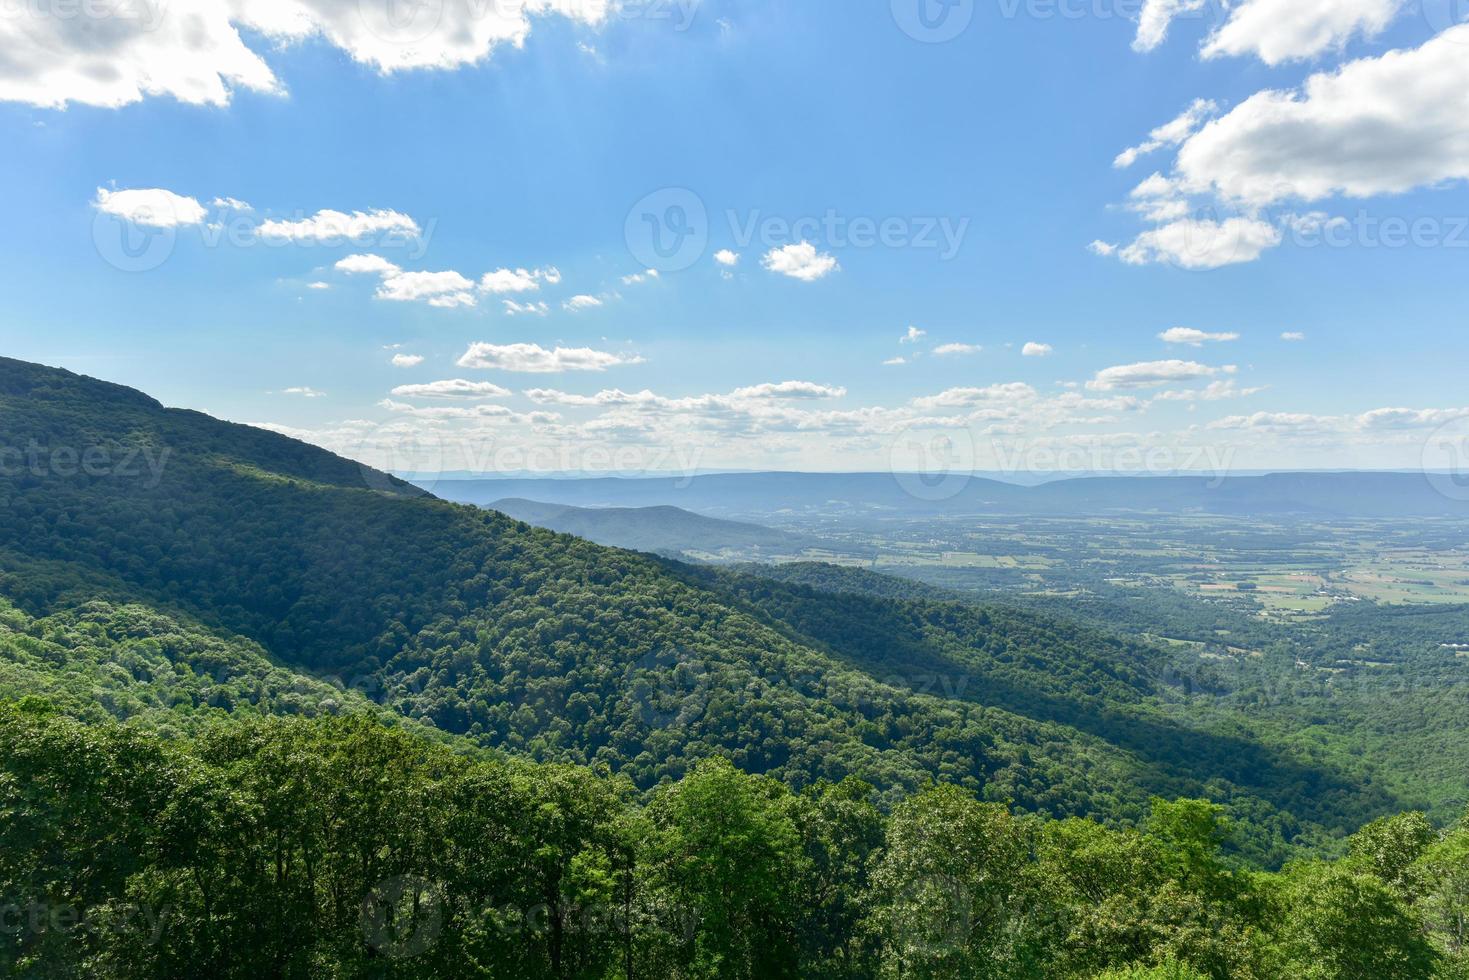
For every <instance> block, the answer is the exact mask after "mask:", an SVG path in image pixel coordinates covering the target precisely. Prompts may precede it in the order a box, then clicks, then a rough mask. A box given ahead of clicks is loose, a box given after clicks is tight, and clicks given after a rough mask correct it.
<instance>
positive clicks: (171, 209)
mask: <svg viewBox="0 0 1469 980" xmlns="http://www.w3.org/2000/svg"><path fill="white" fill-rule="evenodd" d="M3 22H4V19H3V18H0V23H3ZM0 30H3V28H0ZM93 206H94V207H96V209H97V210H98V211H101V212H102V213H103V214H110V215H113V216H114V217H118V218H121V219H123V220H124V221H127V222H129V223H131V224H134V225H138V226H140V227H144V228H177V227H179V226H181V225H197V224H201V223H202V222H203V221H204V217H205V215H206V213H207V212H206V211H205V210H204V206H203V205H202V204H200V203H199V202H198V201H196V200H194V198H192V197H184V196H183V195H181V194H175V193H174V192H173V191H167V190H164V189H162V188H161V187H152V188H146V189H142V188H140V189H135V190H122V191H110V190H108V189H106V188H105V187H99V188H97V197H96V200H94V201H93Z"/></svg>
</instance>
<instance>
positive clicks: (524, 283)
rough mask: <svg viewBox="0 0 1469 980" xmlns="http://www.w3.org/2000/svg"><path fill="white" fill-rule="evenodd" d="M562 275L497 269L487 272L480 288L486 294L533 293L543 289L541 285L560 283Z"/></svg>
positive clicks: (558, 273) (551, 271)
mask: <svg viewBox="0 0 1469 980" xmlns="http://www.w3.org/2000/svg"><path fill="white" fill-rule="evenodd" d="M560 281H561V273H560V272H559V271H558V270H557V269H555V268H551V269H496V270H495V271H494V272H487V273H485V274H484V276H483V277H481V279H480V281H479V288H480V289H481V290H482V291H483V292H486V293H495V294H496V295H502V294H505V293H532V292H535V291H536V290H538V289H540V288H541V283H543V282H547V283H553V284H554V283H558V282H560Z"/></svg>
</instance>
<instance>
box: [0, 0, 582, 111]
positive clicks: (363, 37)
mask: <svg viewBox="0 0 1469 980" xmlns="http://www.w3.org/2000/svg"><path fill="white" fill-rule="evenodd" d="M14 6H15V9H14V11H13V12H11V13H8V14H6V15H5V16H3V17H0V51H3V52H5V57H4V58H3V59H0V101H11V102H24V103H29V104H31V105H37V106H48V107H56V108H60V107H63V106H65V105H66V104H68V103H72V102H77V103H83V104H86V105H94V106H105V107H110V108H115V107H117V106H123V105H128V104H130V103H134V102H138V101H140V100H142V99H144V98H147V97H157V96H167V97H172V98H175V99H178V100H179V101H181V102H186V103H189V104H193V105H214V106H222V105H226V104H228V103H229V101H230V99H231V98H232V96H233V95H234V94H235V93H236V92H238V91H241V90H245V91H254V92H263V93H279V92H281V91H282V88H281V85H280V83H279V81H278V80H277V79H276V76H275V74H274V73H273V72H272V71H271V68H270V66H269V65H267V64H266V62H265V60H264V59H263V58H262V57H261V56H260V54H258V53H256V52H255V51H254V50H252V49H251V48H250V47H249V46H248V45H247V44H246V43H245V41H244V39H243V38H242V36H241V32H240V28H242V27H243V28H248V29H250V30H253V31H257V32H259V33H260V34H262V35H264V36H265V45H264V46H262V50H267V49H272V48H274V47H278V46H281V45H284V44H288V43H292V42H300V41H305V40H308V39H313V38H314V39H321V40H324V41H326V42H327V43H329V44H331V45H333V46H335V47H337V48H339V49H341V50H343V51H345V52H347V54H348V55H350V56H351V57H352V58H353V59H354V60H355V61H358V62H360V63H363V64H367V65H371V66H373V67H374V68H376V69H377V70H378V71H380V72H383V73H389V72H395V71H402V70H407V69H417V68H422V69H430V68H437V69H452V68H457V67H460V66H462V65H469V64H474V63H477V62H480V61H483V60H484V59H485V58H486V57H488V56H489V55H490V54H491V52H492V51H494V49H495V48H497V47H499V46H501V45H510V46H514V47H519V46H520V45H521V44H523V43H524V42H525V39H526V37H527V36H529V34H530V32H531V26H532V21H531V18H532V17H537V16H546V15H552V14H555V15H559V16H562V17H566V18H569V19H571V20H574V21H578V22H580V23H584V24H590V25H593V26H595V25H600V24H602V23H603V22H604V21H605V20H606V19H607V17H608V14H609V11H610V9H611V7H610V0H523V2H514V3H507V4H486V3H476V2H474V0H443V2H441V3H440V2H434V3H422V4H418V5H416V6H412V7H400V6H399V5H397V4H394V3H360V4H359V3H342V2H338V0H271V2H254V0H188V2H183V3H164V2H160V0H117V2H113V3H97V4H92V5H91V6H89V7H88V8H87V10H86V11H85V12H84V13H78V12H76V10H75V9H73V8H72V7H71V6H69V5H57V4H40V3H19V4H16V5H14Z"/></svg>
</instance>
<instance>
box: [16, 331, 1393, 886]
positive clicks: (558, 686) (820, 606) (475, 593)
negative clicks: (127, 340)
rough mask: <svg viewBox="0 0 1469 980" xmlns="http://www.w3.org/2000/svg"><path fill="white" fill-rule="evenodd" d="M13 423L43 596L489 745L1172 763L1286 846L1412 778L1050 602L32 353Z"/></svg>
mask: <svg viewBox="0 0 1469 980" xmlns="http://www.w3.org/2000/svg"><path fill="white" fill-rule="evenodd" d="M0 436H3V442H4V444H5V445H6V446H9V447H19V448H18V451H20V452H23V453H25V454H27V462H26V465H20V466H17V465H9V466H6V467H3V468H0V504H3V506H4V510H5V514H6V520H5V521H4V522H3V523H0V568H3V569H4V570H5V571H6V572H8V573H9V574H8V575H6V576H5V577H4V579H3V580H0V583H3V589H4V592H5V594H6V595H7V596H8V598H9V599H10V600H11V601H12V602H14V603H15V604H16V606H17V607H18V608H19V609H20V610H21V611H23V612H24V613H25V614H26V615H28V616H32V617H41V618H44V617H48V616H55V615H58V614H65V615H77V613H76V612H75V611H76V610H80V609H82V608H84V604H85V603H86V602H88V601H91V600H98V599H100V600H106V601H108V602H112V603H133V604H141V605H142V606H144V607H146V608H148V609H151V610H154V611H156V612H158V613H162V614H165V615H167V616H170V617H178V618H179V619H180V620H181V621H185V622H188V623H198V624H199V626H200V627H201V628H203V629H206V630H210V631H214V632H216V633H218V634H219V635H221V636H225V637H228V638H230V639H229V642H231V643H234V642H236V641H239V642H243V643H246V644H250V645H253V646H254V647H258V649H259V650H260V651H261V655H262V656H264V657H268V658H271V660H272V662H274V663H276V664H279V665H282V666H283V667H285V668H288V669H289V670H292V671H299V672H305V673H315V674H318V675H326V676H334V677H338V678H341V679H343V681H345V682H346V684H347V685H348V686H349V687H351V688H353V689H355V690H359V691H364V692H368V694H369V695H370V696H371V697H372V698H373V699H374V700H375V701H377V702H378V703H379V704H381V705H383V706H385V707H387V708H389V709H391V710H392V711H394V712H396V713H398V714H401V715H403V716H407V717H409V718H413V719H416V720H417V721H418V722H419V723H421V724H424V725H431V726H433V727H435V728H437V729H439V730H440V731H442V732H445V733H449V734H453V735H458V736H464V737H467V738H468V739H470V740H472V741H473V742H475V743H476V744H479V745H482V746H486V747H489V748H495V749H501V750H506V751H510V752H515V753H520V754H524V755H527V756H530V757H533V758H536V759H541V760H550V761H562V762H574V763H584V764H591V765H597V766H602V767H605V768H607V769H609V770H612V771H616V772H619V773H624V774H626V775H627V776H629V777H630V778H631V779H632V780H633V781H634V782H635V783H636V784H637V785H638V786H639V787H642V788H648V787H651V786H653V785H655V784H657V783H659V782H660V781H663V780H667V779H670V778H676V777H678V776H680V775H682V774H683V773H684V772H686V771H688V770H689V768H690V767H692V766H693V765H694V764H695V763H696V762H697V761H698V760H700V759H702V758H705V757H708V756H711V755H722V756H725V757H727V758H729V759H730V760H731V761H733V762H734V763H735V764H736V765H738V766H740V767H741V768H743V769H745V770H747V771H750V772H756V773H768V774H770V775H773V776H775V777H777V778H780V779H783V780H786V781H787V782H789V783H791V784H793V785H795V786H798V787H799V786H802V785H807V784H809V783H811V782H813V781H815V780H817V779H821V778H826V779H830V780H833V781H836V780H840V779H842V778H844V777H846V776H849V775H856V776H859V777H860V778H862V779H865V780H867V781H869V782H871V783H872V784H874V785H875V786H876V787H877V789H878V791H879V793H880V794H881V795H882V796H884V797H885V798H887V799H889V800H892V799H896V798H897V797H898V796H899V795H901V794H902V793H904V792H908V791H912V790H913V789H915V788H917V787H919V786H921V785H923V784H924V783H926V782H927V781H930V780H941V781H947V782H953V783H956V784H959V785H962V786H966V787H969V788H971V789H973V790H975V791H977V792H979V793H981V794H982V795H983V796H984V797H985V798H987V799H992V800H996V801H1013V802H1014V803H1015V804H1016V805H1018V806H1020V807H1023V808H1028V809H1034V810H1039V811H1044V812H1048V813H1052V814H1057V815H1071V814H1082V813H1088V814H1095V815H1098V816H1102V817H1110V818H1115V819H1118V820H1123V821H1129V820H1133V819H1136V818H1138V817H1139V816H1140V815H1141V814H1142V812H1143V809H1144V806H1145V803H1146V799H1147V797H1148V796H1149V795H1150V794H1153V793H1161V794H1165V795H1185V794H1197V795H1210V796H1213V797H1214V798H1217V799H1219V800H1221V801H1225V802H1227V803H1228V804H1229V805H1230V806H1231V807H1232V808H1233V810H1234V812H1235V814H1236V815H1237V816H1239V817H1241V818H1243V819H1245V820H1246V821H1249V822H1251V824H1252V825H1253V826H1255V827H1257V828H1259V841H1260V842H1261V843H1259V844H1258V846H1257V847H1256V849H1255V853H1254V856H1256V857H1261V858H1263V859H1267V860H1268V859H1271V856H1272V855H1274V856H1275V857H1279V856H1280V855H1281V854H1282V853H1283V852H1282V850H1281V849H1282V848H1283V846H1284V842H1286V841H1290V840H1301V841H1304V842H1319V841H1321V840H1324V839H1326V838H1327V837H1328V836H1337V835H1340V834H1341V833H1343V832H1345V831H1346V830H1347V829H1349V828H1351V827H1354V826H1356V825H1357V824H1360V823H1361V822H1362V821H1363V820H1364V819H1365V818H1366V817H1368V816H1371V815H1375V814H1377V813H1379V812H1387V811H1388V810H1391V809H1394V808H1396V807H1397V805H1398V801H1395V800H1391V799H1388V798H1386V797H1384V796H1382V795H1381V794H1380V793H1377V792H1376V791H1367V790H1359V789H1357V788H1355V787H1353V786H1352V785H1350V784H1349V783H1348V782H1346V781H1344V780H1342V779H1341V778H1339V777H1338V776H1336V775H1334V774H1333V773H1332V772H1330V771H1325V770H1322V769H1320V768H1319V767H1308V766H1301V765H1299V764H1297V763H1295V762H1293V761H1292V760H1290V759H1289V758H1285V757H1282V756H1280V755H1279V754H1277V753H1275V752H1272V751H1271V750H1268V749H1267V748H1265V747H1263V746H1260V745H1258V744H1257V743H1256V742H1255V741H1254V740H1253V737H1252V735H1251V734H1250V733H1249V732H1248V731H1242V730H1241V731H1230V732H1223V733H1219V732H1194V731H1191V730H1189V729H1186V728H1182V727H1180V726H1179V725H1178V724H1177V723H1172V722H1168V721H1166V720H1165V719H1162V718H1161V717H1160V716H1158V715H1157V714H1156V713H1155V712H1153V711H1152V710H1151V707H1150V705H1151V702H1152V699H1153V698H1154V697H1155V696H1156V693H1157V691H1156V687H1157V681H1156V678H1155V677H1154V676H1153V674H1154V666H1155V665H1154V664H1153V663H1152V660H1151V658H1152V657H1153V653H1152V651H1150V650H1149V648H1146V647H1141V646H1136V645H1130V644H1124V643H1120V642H1119V641H1117V640H1115V639H1112V638H1110V637H1108V636H1106V635H1103V634H1097V633H1094V632H1089V631H1088V630H1086V629H1084V628H1082V627H1077V626H1066V625H1061V624H1058V623H1056V622H1054V621H1051V620H1048V619H1046V618H1045V617H1040V616H1034V615H1030V614H1024V613H1017V612H1008V611H1006V612H999V611H996V612H985V611H982V610H980V611H977V610H974V609H972V608H969V607H965V606H960V605H956V604H952V603H924V602H902V601H895V600H878V599H872V598H870V597H869V598H862V599H860V600H859V599H856V598H852V597H846V596H843V595H840V594H834V593H830V592H822V591H818V590H813V589H806V588H793V587H786V586H776V585H774V584H772V583H768V582H764V581H762V580H758V579H753V578H750V577H744V576H737V575H716V574H713V573H709V572H706V571H703V570H699V569H693V568H690V567H688V566H683V565H679V564H677V563H672V562H667V561H660V560H657V559H654V558H652V557H650V556H644V555H637V554H632V553H629V552H622V551H615V550H611V549H607V548H603V547H599V546H596V545H593V544H590V543H588V542H585V541H581V540H578V539H575V538H570V537H565V536H559V535H555V534H552V533H550V532H546V531H540V530H535V529H532V528H528V527H526V526H525V525H522V524H518V523H516V522H514V521H511V520H510V519H508V518H506V517H504V516H501V515H498V514H493V513H487V512H484V511H480V510H477V509H475V508H471V507H463V506H457V505H453V504H449V503H445V502H443V501H439V500H437V499H432V498H429V497H427V496H426V495H424V494H422V493H421V492H419V491H417V490H415V489H413V488H411V487H408V486H407V485H405V484H402V483H401V482H399V481H396V480H393V479H392V478H390V477H387V476H385V475H383V474H379V473H376V472H374V471H371V470H365V469H363V468H361V467H359V466H358V465H357V464H355V463H352V462H350V461H347V460H344V459H341V458H339V457H336V456H333V455H331V454H329V453H326V452H324V451H321V450H319V449H315V448H312V447H310V446H306V445H304V444H301V443H298V442H294V441H292V440H289V439H285V438H283V437H281V436H278V435H274V434H271V433H267V432H262V431H259V430H256V429H251V428H247V427H243V426H237V425H230V424H227V423H223V422H218V421H215V420H212V419H209V418H207V417H205V416H201V415H198V414H197V413H191V412H180V411H173V410H168V409H164V408H162V407H161V406H159V405H158V404H157V403H156V402H154V401H152V400H151V399H148V398H147V397H145V396H143V395H140V394H138V393H136V392H132V391H129V390H127V389H123V388H118V387H116V386H113V385H107V384H103V383H101V382H96V381H92V380H90V379H85V378H80V377H77V376H75V375H71V374H68V373H66V372H62V371H56V370H51V369H47V368H41V367H38V366H35V365H29V364H24V363H21V362H17V361H9V360H6V361H0ZM87 459H90V460H91V461H92V464H93V465H91V466H86V465H79V464H78V463H77V462H76V461H77V460H87ZM126 460H133V461H134V463H135V464H136V465H133V466H132V467H127V466H124V465H123V462H124V461H126ZM148 460H153V461H154V463H155V464H156V465H144V464H146V461H148ZM139 461H142V462H139ZM69 610H70V611H71V612H68V611H69ZM30 628H31V629H32V630H33V631H34V630H36V629H40V630H42V631H43V632H44V629H45V627H44V626H43V627H35V626H32V627H30ZM930 680H932V681H933V683H930ZM267 707H269V706H268V705H267ZM1267 839H1268V840H1269V841H1270V842H1271V843H1269V844H1265V843H1264V841H1265V840H1267Z"/></svg>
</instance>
